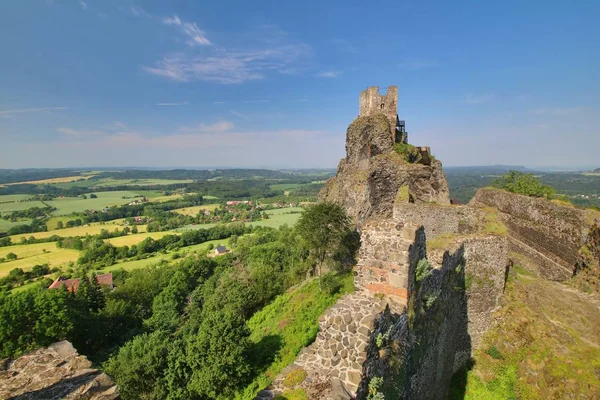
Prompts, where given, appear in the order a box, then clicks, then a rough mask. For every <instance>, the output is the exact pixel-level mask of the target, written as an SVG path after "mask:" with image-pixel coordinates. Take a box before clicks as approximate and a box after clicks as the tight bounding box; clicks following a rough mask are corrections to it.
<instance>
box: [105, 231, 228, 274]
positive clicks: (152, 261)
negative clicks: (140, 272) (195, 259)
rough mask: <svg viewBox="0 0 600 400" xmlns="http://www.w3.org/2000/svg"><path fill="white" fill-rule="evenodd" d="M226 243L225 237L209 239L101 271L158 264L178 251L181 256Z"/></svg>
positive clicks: (131, 268)
mask: <svg viewBox="0 0 600 400" xmlns="http://www.w3.org/2000/svg"><path fill="white" fill-rule="evenodd" d="M226 243H227V239H221V240H211V241H208V242H204V243H200V244H196V245H194V246H188V247H182V248H181V249H180V250H178V251H169V252H167V254H158V255H156V256H153V257H149V258H146V259H145V260H134V261H124V262H121V263H118V264H114V265H111V266H110V267H106V268H103V269H102V272H110V271H115V270H118V269H121V268H123V269H125V270H127V271H130V270H133V269H138V268H144V267H147V266H149V265H152V264H158V263H160V262H161V261H163V260H165V261H171V260H172V259H173V254H175V253H179V254H181V255H182V256H185V255H186V254H191V253H195V252H199V251H201V252H204V251H206V250H207V249H208V246H210V245H211V244H212V245H214V246H215V247H216V246H217V245H221V244H223V245H225V244H226Z"/></svg>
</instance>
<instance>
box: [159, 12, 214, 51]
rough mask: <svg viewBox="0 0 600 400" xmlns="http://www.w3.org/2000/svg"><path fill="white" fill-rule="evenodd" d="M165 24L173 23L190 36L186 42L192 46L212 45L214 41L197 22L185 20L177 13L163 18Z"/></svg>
mask: <svg viewBox="0 0 600 400" xmlns="http://www.w3.org/2000/svg"><path fill="white" fill-rule="evenodd" d="M163 23H164V24H165V25H173V26H175V27H177V29H178V30H179V31H180V32H181V33H183V34H184V35H186V36H187V37H188V41H187V42H186V43H187V44H188V45H190V46H210V45H211V44H212V43H211V42H210V40H208V38H207V37H206V34H205V33H204V31H203V30H202V29H200V28H198V25H196V23H195V22H184V21H182V20H181V19H180V18H179V17H178V16H177V15H174V16H172V17H169V18H165V19H163Z"/></svg>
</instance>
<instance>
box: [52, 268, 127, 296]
mask: <svg viewBox="0 0 600 400" xmlns="http://www.w3.org/2000/svg"><path fill="white" fill-rule="evenodd" d="M96 281H97V282H98V283H99V284H100V285H101V286H105V287H108V288H109V289H111V290H112V289H114V287H115V285H114V283H113V277H112V274H111V273H110V272H109V273H108V274H100V275H96ZM80 282H81V280H80V279H65V278H63V277H62V276H59V277H58V278H56V279H55V280H54V282H52V284H51V285H50V286H48V289H60V288H61V287H63V286H66V288H67V290H68V291H69V292H72V293H75V292H77V289H78V288H79V283H80Z"/></svg>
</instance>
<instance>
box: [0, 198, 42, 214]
mask: <svg viewBox="0 0 600 400" xmlns="http://www.w3.org/2000/svg"><path fill="white" fill-rule="evenodd" d="M31 207H40V208H42V207H45V206H44V203H42V202H41V201H37V200H35V201H13V202H10V203H0V213H10V212H13V211H21V210H27V209H28V208H31Z"/></svg>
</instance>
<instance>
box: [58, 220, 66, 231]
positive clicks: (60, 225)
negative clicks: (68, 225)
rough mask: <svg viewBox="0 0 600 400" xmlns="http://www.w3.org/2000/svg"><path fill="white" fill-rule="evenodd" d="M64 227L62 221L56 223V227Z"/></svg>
mask: <svg viewBox="0 0 600 400" xmlns="http://www.w3.org/2000/svg"><path fill="white" fill-rule="evenodd" d="M64 227H65V225H64V224H63V222H62V221H58V222H57V223H56V229H63V228H64Z"/></svg>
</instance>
